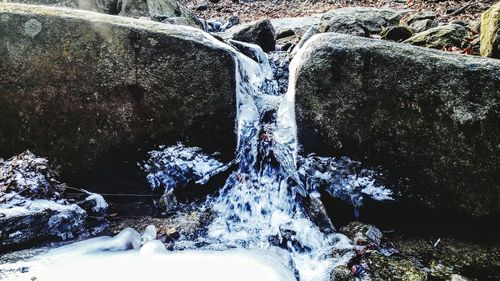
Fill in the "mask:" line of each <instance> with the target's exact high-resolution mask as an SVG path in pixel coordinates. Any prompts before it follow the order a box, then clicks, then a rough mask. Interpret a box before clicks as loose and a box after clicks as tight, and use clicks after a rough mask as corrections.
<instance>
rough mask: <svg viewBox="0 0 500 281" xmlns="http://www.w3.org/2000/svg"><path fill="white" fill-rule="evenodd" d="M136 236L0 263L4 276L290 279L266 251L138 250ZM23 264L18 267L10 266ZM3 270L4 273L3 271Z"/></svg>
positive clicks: (158, 246)
mask: <svg viewBox="0 0 500 281" xmlns="http://www.w3.org/2000/svg"><path fill="white" fill-rule="evenodd" d="M139 237H140V234H139V233H137V231H135V230H132V229H126V230H124V231H122V233H120V234H118V235H117V236H115V237H100V238H94V239H90V240H87V241H82V242H77V243H74V244H71V245H68V246H63V247H61V248H58V249H56V250H52V251H49V252H48V253H46V254H43V255H40V256H38V257H36V258H34V259H33V260H31V261H29V262H28V263H26V262H23V263H17V264H4V265H0V271H1V272H4V277H5V278H8V280H12V281H16V280H29V279H30V278H32V277H36V280H40V281H66V280H75V281H79V280H81V281H89V280H123V281H140V280H150V279H152V280H155V279H164V280H171V281H183V280H206V281H225V280H227V281H233V280H241V281H245V280H248V281H250V280H252V281H253V280H266V281H290V280H294V279H295V277H294V276H293V274H292V273H291V271H290V270H289V269H288V268H287V267H286V266H283V265H282V264H281V262H280V257H278V256H275V255H272V253H268V252H261V251H248V250H243V249H238V250H227V251H182V252H167V251H166V250H165V246H164V245H163V243H161V242H160V241H158V240H152V241H149V242H147V243H146V244H145V245H144V246H142V247H141V248H140V249H139V248H136V247H135V246H131V245H136V246H137V245H138V244H137V243H138V242H139V240H138V239H139ZM18 268H23V269H22V270H16V269H18ZM5 272H10V273H9V274H8V275H6V274H5Z"/></svg>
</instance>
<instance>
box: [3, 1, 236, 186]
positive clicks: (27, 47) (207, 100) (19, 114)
mask: <svg viewBox="0 0 500 281" xmlns="http://www.w3.org/2000/svg"><path fill="white" fill-rule="evenodd" d="M0 34H1V37H2V40H0V73H2V75H1V76H2V78H1V79H0V155H2V156H3V157H9V156H11V155H14V154H17V153H19V152H22V151H25V150H26V149H30V150H31V151H33V152H35V153H37V154H40V155H43V156H45V157H47V158H49V159H51V160H52V161H53V162H54V163H56V164H58V165H61V167H62V169H63V171H62V172H63V173H64V174H68V173H71V174H73V173H74V172H78V171H84V170H92V169H94V170H100V169H102V168H103V167H108V166H109V164H110V163H116V162H117V161H123V162H120V163H125V164H126V163H129V164H130V165H131V166H132V167H133V168H134V167H135V166H136V165H135V161H137V160H138V159H134V157H136V156H138V155H142V156H140V157H145V152H146V151H147V150H148V149H151V148H153V147H156V146H157V145H159V144H168V143H174V142H176V141H184V142H186V143H188V144H193V145H195V146H201V147H204V148H206V149H208V150H209V151H210V150H212V151H221V152H227V153H229V154H232V148H233V147H234V145H235V140H234V139H233V137H232V136H233V134H234V118H235V107H236V106H235V87H236V86H235V85H236V84H235V83H236V82H235V75H236V74H235V59H234V51H233V50H232V49H230V48H228V47H226V46H225V45H222V43H220V42H219V41H217V40H216V39H214V38H212V37H211V36H209V35H207V34H206V33H204V32H202V31H200V30H197V29H194V28H189V27H181V26H175V27H173V26H171V25H167V24H161V23H156V22H153V21H149V20H136V19H130V18H125V17H114V16H109V15H104V14H99V13H93V12H88V11H81V10H68V9H59V8H53V7H43V6H26V5H19V4H0ZM117 159H119V160H117ZM125 164H124V165H125ZM99 167H100V168H99ZM134 170H137V169H136V168H134ZM124 176H127V175H124ZM81 185H83V186H85V185H87V184H81Z"/></svg>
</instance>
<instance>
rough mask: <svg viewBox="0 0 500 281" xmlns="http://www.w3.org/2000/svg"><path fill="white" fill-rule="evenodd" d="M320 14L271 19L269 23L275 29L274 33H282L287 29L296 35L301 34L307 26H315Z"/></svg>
mask: <svg viewBox="0 0 500 281" xmlns="http://www.w3.org/2000/svg"><path fill="white" fill-rule="evenodd" d="M320 18H321V15H312V16H307V17H296V18H279V19H271V23H272V24H273V26H274V29H275V30H276V34H280V33H283V32H285V31H287V30H292V31H293V32H294V33H295V34H296V35H303V34H304V33H305V32H306V31H307V30H308V29H309V28H311V27H312V26H316V25H317V24H318V22H319V19H320Z"/></svg>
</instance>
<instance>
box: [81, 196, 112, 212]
mask: <svg viewBox="0 0 500 281" xmlns="http://www.w3.org/2000/svg"><path fill="white" fill-rule="evenodd" d="M85 201H93V202H94V204H95V205H94V206H93V207H92V211H94V212H95V213H102V212H105V211H106V210H107V209H108V203H107V202H106V200H104V197H102V195H100V194H97V193H90V195H89V196H87V198H85Z"/></svg>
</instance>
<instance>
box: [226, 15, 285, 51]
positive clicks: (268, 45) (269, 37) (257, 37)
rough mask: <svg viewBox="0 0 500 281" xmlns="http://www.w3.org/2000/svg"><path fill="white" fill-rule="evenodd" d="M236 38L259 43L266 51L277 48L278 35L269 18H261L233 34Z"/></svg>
mask: <svg viewBox="0 0 500 281" xmlns="http://www.w3.org/2000/svg"><path fill="white" fill-rule="evenodd" d="M233 39H234V40H238V41H242V42H247V43H252V44H256V45H259V46H260V47H261V48H262V50H263V51H264V52H270V51H274V50H275V45H276V35H275V31H274V27H273V25H272V24H271V21H269V20H261V21H259V22H257V23H255V24H254V25H251V26H248V27H246V28H244V29H242V30H240V31H239V32H238V33H235V34H234V35H233Z"/></svg>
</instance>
